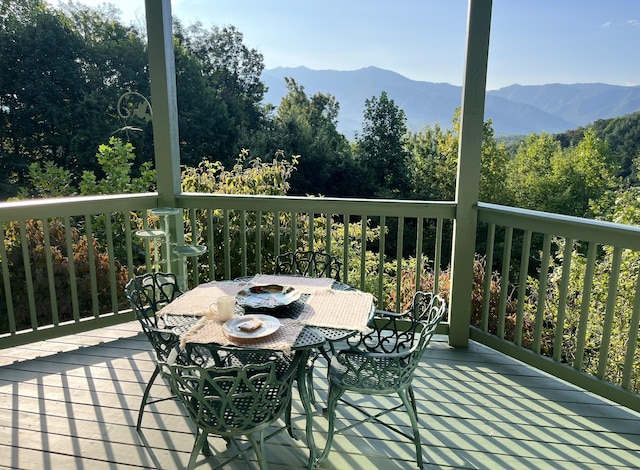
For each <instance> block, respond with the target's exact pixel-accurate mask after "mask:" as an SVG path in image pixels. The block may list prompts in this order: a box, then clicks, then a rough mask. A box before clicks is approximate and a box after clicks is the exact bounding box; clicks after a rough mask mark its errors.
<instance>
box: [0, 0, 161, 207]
mask: <svg viewBox="0 0 640 470" xmlns="http://www.w3.org/2000/svg"><path fill="white" fill-rule="evenodd" d="M2 11H6V12H7V13H6V15H2V16H0V67H2V70H3V73H2V74H1V75H0V109H1V110H2V112H0V116H1V118H2V121H1V122H0V167H2V168H3V170H4V172H5V173H4V174H6V175H9V178H7V180H9V181H10V183H11V185H12V186H13V187H17V186H19V185H21V184H23V183H24V181H25V175H26V174H27V168H28V165H29V164H30V163H33V162H36V163H41V162H44V161H53V162H55V163H56V164H57V165H59V166H62V167H63V168H65V169H68V170H70V171H71V172H72V175H73V177H75V178H77V177H79V172H81V171H83V170H96V171H97V170H98V166H97V165H96V164H95V162H94V159H93V156H94V154H95V149H96V148H97V146H98V144H99V143H103V142H105V141H107V139H108V138H109V135H110V134H111V133H112V132H113V131H115V130H116V129H117V124H116V123H117V121H116V120H117V119H118V118H117V114H116V111H115V104H116V102H117V99H118V96H119V95H120V94H121V93H122V92H123V91H124V90H127V89H132V88H133V89H138V90H140V91H142V92H143V93H144V92H145V90H146V89H148V85H147V82H148V79H147V78H146V71H145V70H146V68H145V64H146V53H145V52H144V51H145V48H144V46H143V43H142V41H141V39H140V36H139V35H138V34H137V32H136V31H135V30H133V29H131V28H125V27H123V26H122V25H120V24H119V23H118V22H117V21H114V16H113V15H114V14H115V13H114V12H113V10H110V9H105V10H100V9H96V10H91V9H87V8H85V7H78V6H76V5H73V4H72V5H70V6H68V7H67V8H66V9H65V12H63V11H59V10H53V9H51V8H50V7H49V6H48V5H47V4H46V3H45V2H43V1H41V0H19V1H18V2H13V1H8V0H3V1H2ZM116 18H117V17H116ZM44 51H46V53H45V52H44ZM3 189H4V191H3V193H4V194H3V195H9V194H10V192H11V188H10V187H7V186H5V187H4V188H3Z"/></svg>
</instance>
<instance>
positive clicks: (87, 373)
mask: <svg viewBox="0 0 640 470" xmlns="http://www.w3.org/2000/svg"><path fill="white" fill-rule="evenodd" d="M153 368H154V362H153V356H152V353H151V350H150V346H149V344H148V342H147V341H146V338H145V337H144V336H143V335H142V334H141V333H140V332H139V327H138V324H137V323H136V322H130V323H126V324H123V325H120V326H117V327H111V328H105V329H101V330H95V331H92V332H89V333H85V334H82V335H75V336H69V337H64V338H61V339H57V340H51V341H46V342H42V343H37V344H31V345H28V346H24V347H19V348H12V349H5V350H2V351H1V359H0V407H2V412H1V413H0V416H1V418H0V420H1V421H0V456H1V457H0V467H1V468H7V467H8V468H19V469H38V470H40V469H49V468H53V469H90V470H95V469H102V468H121V469H139V468H164V469H175V468H184V467H185V466H186V463H187V461H188V457H189V453H190V451H191V448H192V445H193V442H194V434H193V431H192V429H191V428H190V426H189V424H188V422H187V419H185V414H184V412H183V410H182V409H181V408H180V406H179V405H178V404H177V402H175V401H173V400H168V401H164V402H161V403H159V404H157V405H151V406H150V407H148V408H147V412H146V413H145V416H144V421H143V429H142V433H141V435H139V434H138V433H137V432H136V429H135V422H136V418H137V409H138V405H139V403H140V397H141V394H142V392H143V390H144V387H145V384H146V381H147V379H148V378H149V376H150V375H151V372H152V371H153ZM325 372H326V369H324V363H323V362H322V361H319V363H318V368H317V371H316V380H315V385H316V389H317V390H318V397H319V399H320V401H321V402H322V400H324V398H325V396H326V382H325V381H324V380H323V377H324V374H325ZM415 391H416V396H417V399H418V402H419V403H418V408H419V413H420V423H421V426H422V430H421V436H422V442H423V446H424V457H425V468H486V469H495V468H505V469H507V468H508V469H519V468H522V469H533V468H544V469H550V468H554V469H556V468H579V469H584V468H610V469H611V468H621V469H622V468H624V469H629V468H638V467H639V466H640V416H639V415H638V413H634V412H632V411H629V410H627V409H625V408H622V407H620V406H617V405H615V404H612V403H610V402H607V401H604V400H602V399H600V398H598V397H595V396H593V395H592V394H590V393H587V392H584V391H582V390H579V389H576V388H575V387H573V386H571V385H568V384H566V383H564V382H562V381H560V380H557V379H555V378H552V377H549V376H547V375H545V374H543V373H540V372H538V371H536V370H534V369H532V368H530V367H528V366H525V365H523V364H521V363H519V362H517V361H515V360H512V359H510V358H509V357H506V356H504V355H502V354H500V353H496V352H493V351H492V350H490V349H487V348H485V347H482V346H479V345H477V344H472V345H471V346H470V347H469V348H468V349H464V350H463V349H458V350H456V349H451V348H449V347H448V345H447V343H446V342H445V341H434V342H432V344H431V346H430V348H429V349H428V350H427V353H426V354H425V356H424V358H423V367H422V368H421V369H420V370H419V372H418V376H417V380H416V381H415ZM294 393H295V394H296V395H295V397H296V398H297V391H294ZM152 394H153V395H154V396H155V397H161V396H167V395H168V389H167V387H166V385H165V384H164V383H163V381H162V380H161V379H159V380H158V381H157V383H156V385H154V388H153V391H152ZM361 403H362V404H363V405H365V406H369V407H373V408H377V409H383V408H388V407H389V405H388V404H389V403H390V400H389V399H388V398H373V399H372V398H369V399H366V400H362V402H361ZM341 410H345V409H344V408H342V409H341ZM301 412H302V407H301V406H300V403H299V401H298V400H297V399H296V400H295V402H294V413H295V414H294V426H295V427H296V429H299V430H302V429H304V418H303V416H302V415H301ZM345 413H347V414H342V415H339V417H341V421H349V418H350V417H351V416H353V415H352V412H351V411H349V412H347V411H346V410H345ZM395 416H396V418H393V419H394V420H396V421H398V422H400V423H405V424H408V423H407V421H406V419H405V416H406V415H405V414H404V413H402V414H397V415H395ZM326 427H327V421H326V419H325V418H324V417H322V416H317V417H316V420H315V429H316V433H315V435H316V440H317V442H318V444H319V445H320V446H322V445H323V444H324V439H325V436H326ZM210 442H211V444H212V448H214V452H215V450H216V449H218V450H219V451H223V450H224V448H225V445H224V443H223V442H221V441H219V440H217V439H215V438H211V439H210ZM145 444H146V445H145ZM267 456H268V461H269V466H270V468H271V469H272V470H279V469H292V468H294V469H297V468H306V463H307V457H308V452H307V448H306V446H305V444H304V441H303V440H299V441H295V440H293V439H291V438H290V437H289V436H288V434H287V433H279V434H277V435H276V436H275V437H273V438H272V439H270V440H268V441H267ZM249 459H250V460H251V459H253V454H250V457H249ZM212 462H213V463H215V462H216V459H215V458H209V459H208V458H206V457H204V456H202V455H201V456H200V458H199V460H198V466H197V468H203V469H206V468H211V463H212ZM225 468H230V469H245V468H257V465H256V464H255V462H251V464H247V462H246V461H235V462H232V463H230V464H229V465H228V466H227V467H225ZM322 468H335V469H340V470H341V469H359V468H362V469H407V468H415V461H414V448H413V445H412V444H411V443H410V442H408V441H405V440H404V439H403V438H401V437H400V436H399V435H397V434H395V433H393V432H391V431H389V430H388V429H387V428H385V427H383V426H380V425H377V424H373V423H368V424H365V425H362V426H359V427H355V428H352V429H351V430H350V432H349V433H348V434H346V435H338V436H337V437H336V440H335V444H334V447H333V450H332V453H331V455H330V458H329V460H328V462H327V463H325V464H323V465H322Z"/></svg>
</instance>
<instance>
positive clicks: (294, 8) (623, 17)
mask: <svg viewBox="0 0 640 470" xmlns="http://www.w3.org/2000/svg"><path fill="white" fill-rule="evenodd" d="M48 1H49V2H50V3H52V4H54V5H57V4H58V2H59V1H60V0H48ZM76 3H84V4H86V5H89V6H97V5H101V4H103V3H105V2H104V1H103V0H76ZM107 3H110V4H112V5H114V6H115V7H116V8H118V9H119V10H120V11H121V12H122V15H121V18H120V19H121V20H122V21H123V22H124V23H126V24H129V23H132V22H133V23H134V24H137V25H141V24H144V0H110V1H109V2H107ZM171 4H172V12H173V16H174V17H176V18H178V19H179V20H180V21H181V22H182V23H183V24H184V25H189V24H192V23H194V22H196V21H199V22H201V23H202V25H203V26H204V27H205V28H208V27H211V26H214V25H216V26H228V25H233V26H235V27H236V28H238V30H239V31H240V32H242V33H243V35H244V43H245V45H246V46H248V47H250V48H255V49H257V50H258V51H259V52H261V53H262V54H263V56H264V62H265V68H267V69H270V68H275V67H279V66H284V67H297V66H301V65H303V66H306V67H308V68H311V69H316V70H357V69H360V68H363V67H368V66H375V67H379V68H382V69H386V70H392V71H394V72H397V73H400V74H402V75H404V76H406V77H407V78H410V79H412V80H420V81H427V82H446V83H450V84H452V85H457V86H460V85H462V81H463V78H464V57H465V49H466V26H467V10H468V2H467V0H324V1H322V2H320V1H318V0H270V1H265V0H172V2H171ZM639 44H640V1H638V0H606V1H605V0H535V1H533V0H493V12H492V22H491V40H490V45H489V65H488V75H487V89H489V90H493V89H498V88H501V87H505V86H509V85H512V84H520V85H543V84H548V83H565V84H572V83H607V84H611V85H624V86H628V85H640V57H639V53H638V45H639Z"/></svg>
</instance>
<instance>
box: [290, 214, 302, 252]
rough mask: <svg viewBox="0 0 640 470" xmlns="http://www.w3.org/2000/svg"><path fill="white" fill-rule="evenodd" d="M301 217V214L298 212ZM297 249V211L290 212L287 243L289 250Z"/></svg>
mask: <svg viewBox="0 0 640 470" xmlns="http://www.w3.org/2000/svg"><path fill="white" fill-rule="evenodd" d="M300 218H302V214H300ZM297 249H298V213H297V212H295V211H292V212H291V241H290V243H289V251H293V252H295V251H296V250H297Z"/></svg>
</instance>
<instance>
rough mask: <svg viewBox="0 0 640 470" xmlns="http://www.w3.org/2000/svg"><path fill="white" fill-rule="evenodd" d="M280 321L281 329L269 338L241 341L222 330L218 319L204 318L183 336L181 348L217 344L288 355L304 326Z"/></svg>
mask: <svg viewBox="0 0 640 470" xmlns="http://www.w3.org/2000/svg"><path fill="white" fill-rule="evenodd" d="M279 321H280V324H281V326H280V328H278V329H277V330H276V331H275V332H274V333H272V334H270V335H269V336H265V337H262V338H255V339H251V338H242V339H240V338H234V337H232V336H229V335H227V334H226V333H225V332H224V330H223V329H222V325H223V322H221V321H218V320H216V319H213V320H210V319H208V318H202V319H201V320H200V321H198V323H196V324H195V325H194V326H193V327H192V328H191V330H189V331H188V332H187V333H185V334H184V335H183V336H182V338H181V339H180V346H181V347H182V348H184V346H185V344H186V343H204V344H208V343H215V344H219V345H221V346H240V347H251V348H259V349H275V350H277V351H283V352H286V353H288V352H290V351H291V347H292V346H293V345H294V343H295V342H296V339H297V338H298V335H299V334H300V332H301V331H302V329H303V328H304V325H303V324H301V323H300V322H299V321H296V320H293V319H290V318H280V319H279Z"/></svg>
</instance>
